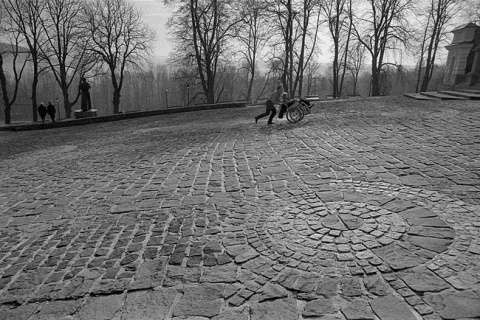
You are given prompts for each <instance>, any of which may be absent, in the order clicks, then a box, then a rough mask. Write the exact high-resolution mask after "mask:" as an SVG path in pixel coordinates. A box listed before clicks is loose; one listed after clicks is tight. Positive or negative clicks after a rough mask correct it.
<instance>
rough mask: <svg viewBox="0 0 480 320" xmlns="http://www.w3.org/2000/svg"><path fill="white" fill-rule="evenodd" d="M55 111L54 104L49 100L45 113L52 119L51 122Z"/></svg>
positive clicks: (53, 120) (53, 119)
mask: <svg viewBox="0 0 480 320" xmlns="http://www.w3.org/2000/svg"><path fill="white" fill-rule="evenodd" d="M56 112H57V110H55V106H54V105H53V104H52V103H51V102H48V106H47V113H48V115H49V116H50V118H51V119H52V122H55V113H56Z"/></svg>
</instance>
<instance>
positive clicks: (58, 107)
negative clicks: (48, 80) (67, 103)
mask: <svg viewBox="0 0 480 320" xmlns="http://www.w3.org/2000/svg"><path fill="white" fill-rule="evenodd" d="M56 100H57V109H58V120H60V105H59V104H58V97H57V99H56Z"/></svg>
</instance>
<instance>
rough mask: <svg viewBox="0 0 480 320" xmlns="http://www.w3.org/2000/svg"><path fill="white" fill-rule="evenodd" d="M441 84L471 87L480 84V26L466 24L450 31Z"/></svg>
mask: <svg viewBox="0 0 480 320" xmlns="http://www.w3.org/2000/svg"><path fill="white" fill-rule="evenodd" d="M452 33H453V41H452V43H451V44H450V45H448V46H446V48H447V50H448V58H447V68H446V70H445V76H444V78H443V83H444V84H446V85H451V86H452V87H453V86H455V85H465V86H473V85H476V84H479V83H480V26H478V25H476V24H475V23H468V24H466V25H463V26H460V27H458V28H456V29H454V30H453V31H452Z"/></svg>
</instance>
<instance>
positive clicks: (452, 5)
mask: <svg viewBox="0 0 480 320" xmlns="http://www.w3.org/2000/svg"><path fill="white" fill-rule="evenodd" d="M459 10H460V6H459V3H458V0H430V2H429V5H428V8H427V12H428V15H427V17H426V20H427V22H426V23H425V33H424V34H425V35H426V37H424V39H425V40H426V41H425V42H424V44H425V46H422V48H424V52H423V54H422V58H421V59H420V61H424V62H425V72H424V74H423V81H422V85H421V87H420V91H421V92H424V91H427V90H428V84H429V83H430V79H431V78H432V75H433V69H434V66H435V58H436V56H437V51H438V47H439V44H440V43H441V41H442V40H444V39H445V38H446V36H447V34H446V29H447V27H448V26H450V22H451V21H452V20H453V19H454V17H455V16H456V15H457V14H458V12H459ZM424 54H426V57H424ZM421 71H422V69H421V65H420V66H419V70H418V72H419V77H420V73H421Z"/></svg>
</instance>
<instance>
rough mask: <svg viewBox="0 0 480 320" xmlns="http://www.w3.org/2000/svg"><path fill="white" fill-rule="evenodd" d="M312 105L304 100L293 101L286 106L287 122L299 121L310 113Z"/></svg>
mask: <svg viewBox="0 0 480 320" xmlns="http://www.w3.org/2000/svg"><path fill="white" fill-rule="evenodd" d="M313 106H314V104H313V103H311V102H310V101H308V100H306V99H300V100H296V99H295V100H294V101H293V103H288V104H287V120H288V122H291V123H297V122H299V121H301V120H302V119H303V118H304V117H305V115H307V114H310V113H311V112H312V107H313Z"/></svg>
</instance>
